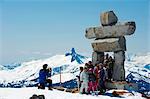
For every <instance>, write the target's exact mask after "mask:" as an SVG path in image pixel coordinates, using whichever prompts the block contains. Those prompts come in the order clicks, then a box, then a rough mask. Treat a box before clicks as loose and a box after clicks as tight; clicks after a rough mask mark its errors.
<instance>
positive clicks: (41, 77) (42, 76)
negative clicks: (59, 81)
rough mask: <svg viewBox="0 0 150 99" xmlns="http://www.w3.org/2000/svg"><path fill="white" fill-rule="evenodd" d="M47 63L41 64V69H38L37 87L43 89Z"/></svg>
mask: <svg viewBox="0 0 150 99" xmlns="http://www.w3.org/2000/svg"><path fill="white" fill-rule="evenodd" d="M47 66H48V65H47V64H44V65H43V69H41V70H40V71H39V84H38V89H45V85H46V79H47V74H48V71H47Z"/></svg>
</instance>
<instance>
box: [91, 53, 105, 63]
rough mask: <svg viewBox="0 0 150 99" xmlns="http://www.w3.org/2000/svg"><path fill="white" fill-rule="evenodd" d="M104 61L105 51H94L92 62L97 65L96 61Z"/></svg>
mask: <svg viewBox="0 0 150 99" xmlns="http://www.w3.org/2000/svg"><path fill="white" fill-rule="evenodd" d="M103 62H104V52H93V53H92V63H93V65H95V64H96V63H103Z"/></svg>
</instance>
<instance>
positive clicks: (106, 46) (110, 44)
mask: <svg viewBox="0 0 150 99" xmlns="http://www.w3.org/2000/svg"><path fill="white" fill-rule="evenodd" d="M92 47H93V50H94V51H95V52H115V51H126V40H125V37H120V38H107V39H98V40H95V41H94V42H92Z"/></svg>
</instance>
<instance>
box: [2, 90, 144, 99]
mask: <svg viewBox="0 0 150 99" xmlns="http://www.w3.org/2000/svg"><path fill="white" fill-rule="evenodd" d="M33 94H37V95H44V96H45V98H46V99H70V98H71V99H119V97H110V96H104V95H99V96H92V95H81V94H79V93H74V94H72V93H67V92H63V91H58V90H53V91H49V90H47V89H45V90H40V89H39V90H37V88H34V87H32V88H0V99H29V98H30V97H31V96H32V95H33ZM124 97H125V99H144V98H142V97H141V94H139V93H138V94H137V93H136V94H135V96H128V95H127V96H124Z"/></svg>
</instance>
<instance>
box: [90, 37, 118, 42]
mask: <svg viewBox="0 0 150 99" xmlns="http://www.w3.org/2000/svg"><path fill="white" fill-rule="evenodd" d="M118 40H119V38H109V39H100V40H95V41H93V42H92V43H97V42H100V43H103V42H116V41H118Z"/></svg>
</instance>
